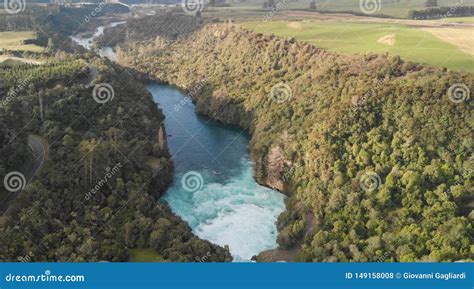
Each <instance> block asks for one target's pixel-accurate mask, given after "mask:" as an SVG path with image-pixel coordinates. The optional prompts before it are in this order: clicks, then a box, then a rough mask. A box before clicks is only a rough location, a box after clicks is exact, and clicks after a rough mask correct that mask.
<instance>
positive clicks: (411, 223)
mask: <svg viewBox="0 0 474 289" xmlns="http://www.w3.org/2000/svg"><path fill="white" fill-rule="evenodd" d="M129 33H132V34H133V31H129ZM163 35H164V36H165V37H160V32H157V34H150V40H146V41H140V42H128V43H126V44H123V45H122V48H121V49H120V50H119V55H120V57H121V63H122V64H124V65H127V66H130V67H133V68H134V69H136V70H139V71H144V72H148V73H149V74H150V75H152V76H153V77H156V78H158V79H160V80H164V81H167V82H169V83H172V84H176V85H178V86H180V87H183V88H185V89H188V90H192V89H193V87H194V86H195V85H196V84H197V83H199V85H201V84H202V83H203V82H205V83H206V85H205V86H204V88H203V89H202V91H201V93H200V94H199V95H195V96H194V101H195V102H196V104H197V108H198V111H199V112H200V113H201V114H204V115H207V116H210V117H212V118H214V119H217V120H220V121H222V122H225V123H229V124H237V125H239V126H241V127H244V128H248V129H249V131H250V132H251V135H252V140H251V153H252V156H253V160H254V161H255V176H256V178H257V180H258V181H259V182H260V183H262V184H265V185H267V186H270V187H273V188H276V189H279V190H280V191H283V192H286V193H287V194H288V195H289V196H290V198H289V199H288V202H287V207H288V210H287V212H285V213H283V214H282V215H281V216H280V219H279V231H280V234H279V238H278V242H279V244H280V246H281V247H282V248H289V249H291V248H296V251H298V253H297V256H296V260H298V261H416V260H423V261H455V260H464V259H472V258H473V257H474V251H473V247H472V245H471V244H472V242H473V227H472V217H473V216H472V213H471V215H470V217H468V214H469V212H470V210H471V209H469V208H466V206H465V204H466V202H467V201H466V200H469V199H472V197H473V194H474V191H473V186H472V169H473V165H474V159H473V156H472V139H473V127H472V119H473V114H472V101H470V99H469V97H470V95H469V90H470V91H472V90H473V88H474V75H473V74H470V73H458V72H452V71H448V70H445V69H438V68H432V67H426V66H421V65H417V64H413V63H407V62H404V61H402V60H400V59H399V58H398V57H389V56H386V55H376V54H369V55H365V56H348V55H338V54H337V53H333V52H328V51H325V50H322V49H318V48H316V47H314V46H312V45H310V44H303V43H299V42H297V41H295V40H294V39H286V40H285V39H281V38H277V37H273V36H264V35H261V34H257V33H253V32H251V31H248V30H245V29H242V28H240V27H238V26H235V25H230V24H215V25H206V26H205V27H204V28H202V29H201V30H199V31H197V32H195V33H193V34H191V35H190V36H189V37H187V38H183V39H178V40H173V39H170V38H169V37H167V36H166V35H165V34H163ZM453 85H455V87H458V88H461V90H462V91H464V94H461V95H457V96H456V97H454V96H453V94H452V93H451V92H452V91H453V89H450V87H453ZM201 86H202V85H201ZM457 97H461V98H462V99H459V98H457ZM260 260H264V259H262V258H260Z"/></svg>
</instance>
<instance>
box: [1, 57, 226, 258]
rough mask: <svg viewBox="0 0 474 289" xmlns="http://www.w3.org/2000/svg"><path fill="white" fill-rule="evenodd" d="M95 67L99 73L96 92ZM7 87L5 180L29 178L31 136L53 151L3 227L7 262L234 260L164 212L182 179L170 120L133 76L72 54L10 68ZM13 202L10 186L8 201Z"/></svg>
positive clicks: (3, 71)
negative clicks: (174, 180)
mask: <svg viewBox="0 0 474 289" xmlns="http://www.w3.org/2000/svg"><path fill="white" fill-rule="evenodd" d="M92 67H93V68H94V69H96V70H97V71H98V73H97V76H96V77H95V79H93V80H92V82H90V81H91V80H90V79H89V78H90V77H89V76H90V75H89V74H90V71H91V69H92ZM0 78H1V79H2V84H3V85H2V89H1V93H2V99H3V100H8V101H4V102H2V107H1V108H0V123H1V124H2V126H1V127H0V136H1V138H0V140H1V144H2V146H1V153H2V156H7V158H6V161H5V162H4V161H3V157H2V164H1V165H0V173H1V175H2V179H3V177H4V175H5V174H6V173H7V172H10V171H21V172H25V170H26V169H27V168H25V167H24V164H25V162H26V159H28V158H31V154H30V153H29V152H28V151H27V150H28V148H27V136H28V134H37V135H40V136H42V137H43V138H44V139H46V141H47V143H48V146H49V149H48V151H49V152H48V154H47V158H46V161H45V162H44V165H43V167H42V168H41V170H40V171H39V173H38V175H36V176H35V177H34V178H33V180H32V182H31V183H30V184H28V186H27V187H26V188H25V189H24V190H23V191H22V192H21V193H19V194H18V196H17V197H16V198H15V199H14V200H13V201H11V203H10V204H9V206H8V210H6V211H5V212H3V216H1V217H0V220H1V222H0V236H1V242H0V252H1V253H0V260H1V261H18V260H20V258H21V257H23V256H28V258H30V259H31V260H33V261H36V262H38V261H88V262H90V261H128V260H130V251H131V249H133V248H142V247H146V248H153V249H154V250H155V251H156V252H157V253H158V254H159V256H160V257H161V258H162V259H163V260H166V261H195V260H196V256H208V257H207V258H206V261H208V262H213V261H230V260H232V258H231V256H230V254H229V252H228V250H226V249H224V248H221V247H218V246H216V245H213V244H211V243H209V242H207V241H203V240H200V239H199V238H197V237H196V236H194V235H193V234H192V233H191V229H190V228H189V226H188V225H187V224H186V223H185V222H183V221H182V220H181V219H180V218H178V217H177V216H175V215H174V214H173V213H172V212H171V210H170V209H169V207H168V206H167V205H166V204H161V203H157V202H156V200H157V198H158V197H159V196H160V195H161V194H162V193H163V192H164V190H165V188H166V186H167V185H168V183H169V182H170V180H171V175H172V171H173V169H172V163H171V160H170V156H169V153H168V151H167V148H166V145H165V143H164V142H163V140H160V139H159V135H160V134H163V126H162V122H163V118H164V116H163V115H162V113H161V111H159V110H158V108H157V106H156V105H155V103H154V102H153V100H152V97H151V95H150V94H149V93H148V92H147V91H146V90H145V88H144V87H143V86H142V85H141V84H140V83H139V82H136V81H135V79H134V78H133V74H132V73H130V71H128V70H126V69H123V68H121V67H120V66H118V65H115V64H113V63H111V62H110V61H107V60H104V59H100V58H98V57H97V56H94V55H89V56H87V55H82V54H76V55H72V54H68V55H63V56H62V58H61V59H60V60H59V59H58V60H56V59H54V58H51V59H49V61H48V62H47V63H45V64H43V65H19V66H13V67H9V66H5V67H1V68H0ZM23 80H26V81H25V82H26V84H22V85H21V88H22V89H21V90H20V89H18V87H19V85H20V83H21V82H22V81H23ZM104 83H105V84H108V85H110V86H111V87H112V88H113V95H112V97H111V99H110V95H109V98H108V99H109V100H110V101H108V102H107V103H100V102H97V101H96V100H95V99H94V97H93V91H94V88H93V87H95V86H97V85H102V84H104ZM135 83H136V84H135ZM7 95H8V96H9V97H6V96H7ZM6 195H8V192H7V191H5V188H4V187H3V186H2V188H1V190H0V197H2V198H3V197H5V196H6Z"/></svg>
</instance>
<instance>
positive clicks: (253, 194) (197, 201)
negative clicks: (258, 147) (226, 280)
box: [165, 163, 285, 261]
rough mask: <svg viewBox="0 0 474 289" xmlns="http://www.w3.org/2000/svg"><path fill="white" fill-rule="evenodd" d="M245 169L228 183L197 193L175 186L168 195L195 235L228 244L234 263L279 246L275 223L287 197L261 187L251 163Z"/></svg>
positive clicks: (204, 188) (172, 206)
mask: <svg viewBox="0 0 474 289" xmlns="http://www.w3.org/2000/svg"><path fill="white" fill-rule="evenodd" d="M244 167H245V170H244V171H243V172H242V173H241V174H240V175H239V176H238V177H235V178H233V179H231V180H230V181H229V182H227V183H226V184H219V183H208V184H205V185H204V187H203V188H202V190H200V191H197V192H195V193H188V192H183V190H182V189H181V188H180V187H179V186H176V187H173V188H171V189H170V190H169V191H168V193H167V195H166V196H165V200H166V201H168V203H169V204H170V206H171V208H172V209H173V211H174V212H175V213H177V214H178V215H180V216H181V217H182V218H183V219H184V220H185V221H187V222H188V223H189V224H190V226H191V227H192V229H193V231H194V233H195V234H196V235H198V236H199V237H201V238H203V239H206V240H209V241H210V242H212V243H215V244H218V245H221V246H225V245H228V246H229V249H230V252H231V254H232V256H233V257H234V259H235V261H248V260H250V258H252V256H254V255H257V254H258V253H260V252H262V251H264V250H269V249H274V248H276V247H277V246H278V245H277V243H276V238H277V233H278V232H277V228H276V220H277V218H278V216H279V215H280V214H281V213H282V212H283V211H284V210H285V205H284V196H283V195H282V194H280V193H279V192H277V191H274V190H271V189H268V188H265V187H262V186H260V185H258V184H257V183H256V182H255V180H254V179H253V177H252V169H251V165H250V163H248V164H246V165H245V166H244ZM178 177H179V176H178ZM205 179H206V178H205Z"/></svg>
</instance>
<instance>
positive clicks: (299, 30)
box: [241, 21, 474, 72]
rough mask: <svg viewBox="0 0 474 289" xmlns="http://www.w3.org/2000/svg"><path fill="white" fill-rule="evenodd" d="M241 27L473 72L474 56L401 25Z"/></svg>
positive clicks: (253, 24)
mask: <svg viewBox="0 0 474 289" xmlns="http://www.w3.org/2000/svg"><path fill="white" fill-rule="evenodd" d="M241 25H242V26H243V27H246V28H250V29H253V30H255V31H257V32H262V33H266V34H275V35H277V36H282V37H295V38H296V39H298V40H302V41H307V42H309V43H311V44H314V45H315V46H318V47H321V48H325V49H328V50H332V51H336V52H340V53H349V54H352V53H367V52H381V53H383V52H388V53H389V54H392V55H400V56H401V57H402V58H403V59H406V60H410V61H413V62H419V63H424V64H429V65H433V66H442V67H447V68H450V69H453V70H466V71H471V72H474V57H472V56H470V55H469V54H467V53H466V52H463V51H462V50H461V49H460V48H458V47H457V46H455V45H454V44H451V43H448V42H445V41H443V40H441V39H439V38H438V37H436V36H434V35H433V34H432V33H430V32H429V31H425V30H422V29H419V28H411V27H408V26H405V25H401V24H384V23H360V22H359V23H348V22H328V21H299V22H288V21H269V22H262V21H259V22H244V23H242V24H241Z"/></svg>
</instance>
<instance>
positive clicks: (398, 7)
mask: <svg viewBox="0 0 474 289" xmlns="http://www.w3.org/2000/svg"><path fill="white" fill-rule="evenodd" d="M263 2H264V0H253V1H245V2H237V1H231V2H230V4H231V5H232V7H226V8H218V10H219V12H217V13H215V14H216V16H219V17H223V16H224V15H225V16H228V17H229V16H230V15H232V14H233V15H235V16H237V17H239V16H247V15H245V14H243V13H242V12H243V11H247V12H249V13H253V12H255V11H256V10H263V11H265V10H264V9H262V6H263ZM309 2H311V1H310V0H275V3H280V4H279V9H278V10H291V9H308V8H309ZM369 2H370V1H369ZM425 2H426V0H399V1H391V0H379V2H378V3H380V4H377V5H378V6H377V9H376V12H374V14H383V15H388V16H391V17H396V18H406V17H407V16H408V14H409V12H410V11H411V10H421V9H425V5H424V4H425ZM316 3H317V7H318V10H320V11H332V12H342V11H344V12H348V11H352V12H356V13H362V12H363V10H362V9H361V4H360V3H361V1H360V0H316ZM459 3H460V0H438V4H439V6H444V7H453V6H455V5H459ZM462 5H464V6H471V5H474V0H462ZM362 7H363V6H362ZM230 11H231V12H230ZM267 11H269V9H267Z"/></svg>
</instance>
